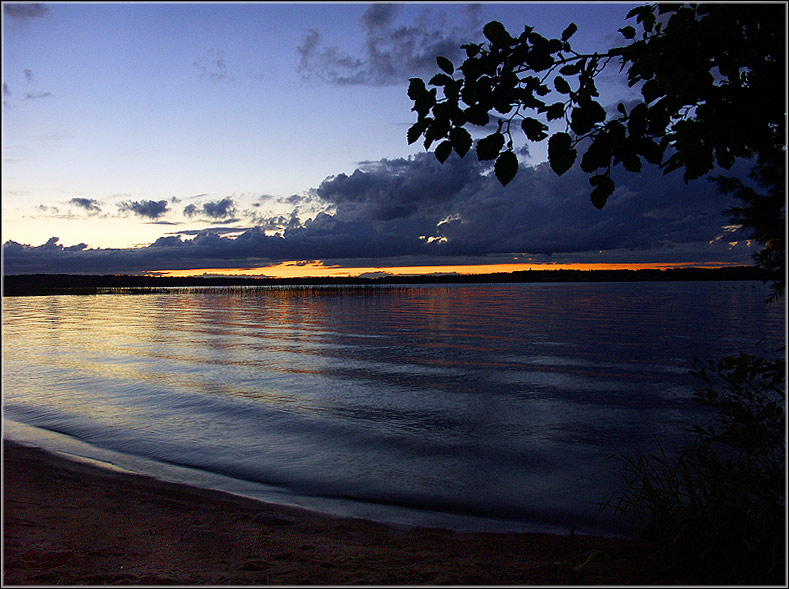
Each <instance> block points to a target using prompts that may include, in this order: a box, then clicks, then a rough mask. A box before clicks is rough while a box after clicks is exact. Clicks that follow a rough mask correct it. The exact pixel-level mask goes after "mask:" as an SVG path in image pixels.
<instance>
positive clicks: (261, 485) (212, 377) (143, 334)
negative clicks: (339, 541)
mask: <svg viewBox="0 0 789 589" xmlns="http://www.w3.org/2000/svg"><path fill="white" fill-rule="evenodd" d="M119 292H121V293H122V292H123V291H122V290H121V291H119ZM768 294H769V293H768V290H767V287H766V286H764V285H763V284H762V283H758V282H638V283H570V284H566V283H565V284H556V283H554V284H547V283H546V284H506V285H502V284H495V285H493V284H491V285H420V286H388V287H383V286H382V287H357V288H353V287H342V288H333V287H324V288H321V287H312V288H303V287H290V288H289V287H249V288H233V289H226V288H217V289H201V290H199V291H194V290H190V289H188V288H181V289H172V290H171V291H167V292H160V293H153V294H102V295H94V296H42V297H6V298H5V299H4V300H3V409H4V420H3V422H4V435H5V436H6V437H9V438H11V439H16V440H19V441H23V442H25V441H26V442H30V443H35V444H37V445H40V446H42V447H45V448H49V449H51V450H56V451H59V452H63V453H66V454H68V455H71V456H77V457H81V458H83V459H88V460H94V461H98V462H101V463H102V464H105V465H112V466H114V467H116V468H121V469H125V470H130V471H134V472H141V473H145V474H150V475H153V476H157V477H160V478H164V479H168V480H175V481H181V482H186V483H189V484H195V485H201V486H205V487H210V488H215V489H222V490H227V491H230V492H234V493H238V494H242V495H247V496H251V497H256V498H259V499H263V500H267V501H273V502H277V503H283V504H288V505H297V506H302V507H306V508H309V509H315V510H319V511H323V512H327V513H332V514H337V515H350V516H358V517H366V518H371V519H377V520H381V521H388V522H395V523H401V524H406V525H431V526H446V527H452V528H456V529H463V530H493V531H512V530H520V531H545V532H557V533H567V530H568V529H576V530H577V531H578V533H597V534H604V535H609V534H620V533H624V532H625V531H627V530H626V527H625V524H624V522H622V521H620V520H619V518H618V517H617V516H616V514H614V513H613V512H612V511H610V510H606V511H601V510H600V508H599V506H598V505H597V504H596V503H597V502H599V501H602V500H604V499H605V498H606V497H608V496H609V495H610V494H611V493H612V492H615V491H616V490H618V489H621V488H622V481H621V478H620V475H619V472H620V470H621V468H622V466H623V459H622V456H630V455H633V454H634V453H635V452H637V451H645V452H646V451H648V452H651V451H655V450H656V448H657V446H656V442H655V437H656V436H657V438H659V439H660V441H661V443H662V444H663V445H664V447H666V448H667V449H668V450H669V451H672V450H674V449H676V448H678V447H679V446H680V445H681V444H683V443H685V442H687V441H689V440H690V435H691V434H690V433H689V432H688V428H689V427H690V426H691V424H693V423H700V422H701V421H703V420H704V419H705V416H706V415H707V414H706V413H705V412H704V410H703V408H700V407H698V406H697V405H695V404H694V403H692V401H691V394H692V389H693V386H694V385H695V384H696V383H695V382H694V379H693V378H692V377H691V376H690V375H689V370H690V368H691V367H690V364H689V360H691V359H692V358H693V357H694V356H695V355H697V354H698V355H699V357H700V358H702V359H717V358H719V357H721V356H723V355H726V354H732V353H739V352H740V351H745V352H750V353H759V354H762V355H767V356H776V355H779V356H780V355H782V354H783V351H780V350H779V348H780V347H781V346H782V345H784V342H785V305H784V302H783V300H782V301H780V302H778V303H776V304H773V305H766V304H765V299H766V297H767V295H768Z"/></svg>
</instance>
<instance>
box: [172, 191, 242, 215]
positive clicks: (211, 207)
mask: <svg viewBox="0 0 789 589" xmlns="http://www.w3.org/2000/svg"><path fill="white" fill-rule="evenodd" d="M235 212H236V203H235V201H234V200H233V198H232V197H230V196H228V197H225V198H223V199H222V200H219V201H212V202H207V203H205V204H203V206H202V207H199V208H198V206H197V205H195V204H193V203H192V204H188V205H186V206H185V207H184V215H185V216H187V217H198V216H201V215H202V216H205V217H208V218H209V219H214V220H216V219H227V218H228V217H232V216H233V215H234V214H235Z"/></svg>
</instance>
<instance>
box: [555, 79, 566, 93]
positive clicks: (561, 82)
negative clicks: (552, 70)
mask: <svg viewBox="0 0 789 589" xmlns="http://www.w3.org/2000/svg"><path fill="white" fill-rule="evenodd" d="M553 85H554V87H555V88H556V90H557V92H560V93H561V94H569V93H570V84H569V83H568V82H567V80H565V79H564V78H562V77H561V76H556V77H555V78H554V80H553Z"/></svg>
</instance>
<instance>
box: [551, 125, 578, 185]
mask: <svg viewBox="0 0 789 589" xmlns="http://www.w3.org/2000/svg"><path fill="white" fill-rule="evenodd" d="M577 155H578V154H577V152H576V151H575V149H573V147H572V139H571V138H570V135H568V134H567V133H564V132H559V133H554V134H553V135H551V138H550V139H549V140H548V161H549V162H550V164H551V168H552V169H553V171H554V172H556V174H558V175H559V176H561V175H562V174H564V173H565V172H566V171H567V170H569V169H570V168H571V167H572V165H573V163H575V158H576V156H577Z"/></svg>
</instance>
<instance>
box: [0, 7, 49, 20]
mask: <svg viewBox="0 0 789 589" xmlns="http://www.w3.org/2000/svg"><path fill="white" fill-rule="evenodd" d="M48 12H49V6H46V5H44V4H38V3H29V4H16V3H15V4H11V3H4V4H3V14H4V15H5V16H8V17H10V18H13V19H15V20H20V21H26V20H30V19H33V18H41V17H42V16H45V15H46V14H47V13H48Z"/></svg>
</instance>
